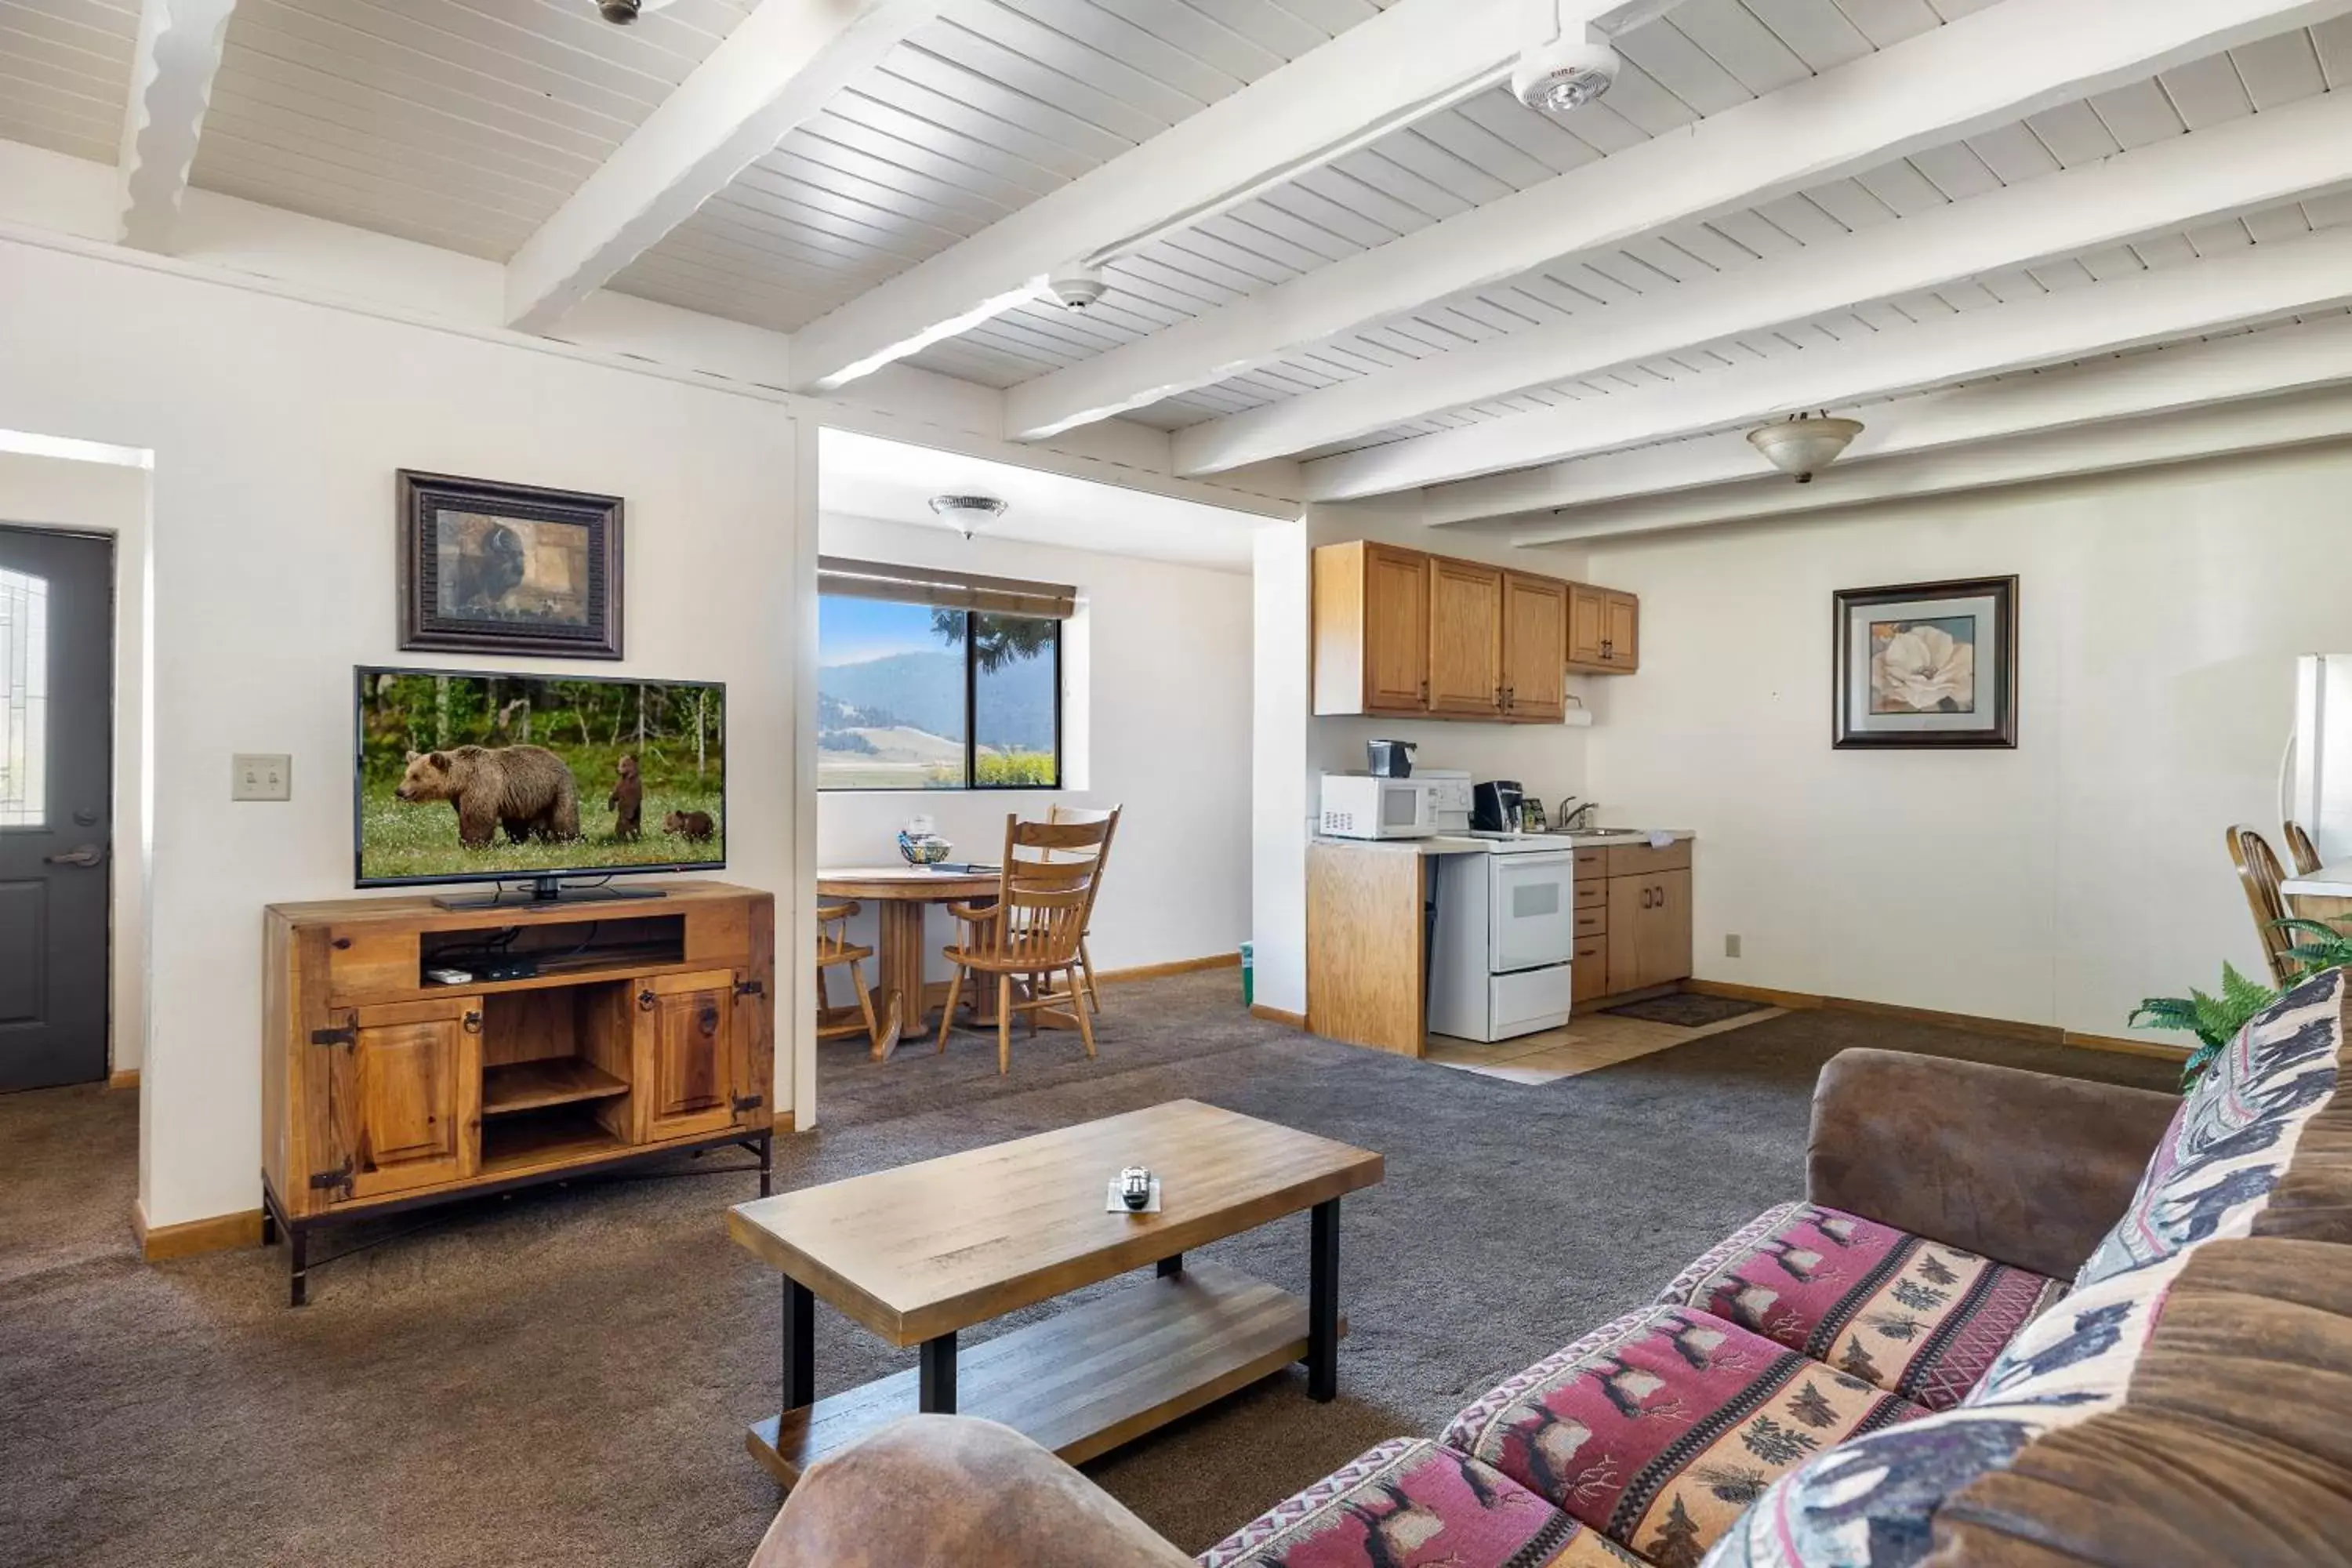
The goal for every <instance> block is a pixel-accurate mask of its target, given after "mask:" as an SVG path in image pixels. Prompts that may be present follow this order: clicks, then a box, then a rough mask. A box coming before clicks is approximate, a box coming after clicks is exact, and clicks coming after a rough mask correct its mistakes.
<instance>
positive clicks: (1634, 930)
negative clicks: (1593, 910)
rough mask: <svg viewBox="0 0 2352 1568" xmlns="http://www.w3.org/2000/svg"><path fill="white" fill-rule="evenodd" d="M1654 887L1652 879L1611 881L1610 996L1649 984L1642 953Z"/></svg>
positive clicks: (1619, 878) (1606, 970) (1609, 924)
mask: <svg viewBox="0 0 2352 1568" xmlns="http://www.w3.org/2000/svg"><path fill="white" fill-rule="evenodd" d="M1653 887H1654V881H1653V879H1651V878H1648V877H1612V878H1610V879H1609V923H1608V928H1607V929H1608V932H1609V941H1608V947H1607V963H1606V965H1605V967H1604V969H1603V973H1606V974H1607V975H1608V977H1609V991H1608V994H1610V995H1612V996H1614V995H1616V994H1618V993H1619V992H1621V991H1638V990H1640V989H1641V988H1642V987H1643V986H1644V985H1646V984H1649V982H1647V981H1645V980H1643V978H1642V952H1643V939H1644V937H1645V936H1646V935H1647V932H1648V927H1649V915H1650V902H1651V900H1652V898H1653V897H1654V895H1653V893H1652V892H1651V889H1652V888H1653Z"/></svg>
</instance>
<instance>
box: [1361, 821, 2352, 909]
mask: <svg viewBox="0 0 2352 1568" xmlns="http://www.w3.org/2000/svg"><path fill="white" fill-rule="evenodd" d="M1655 831H1658V832H1664V833H1671V834H1672V835H1673V836H1674V837H1675V839H1676V840H1678V841H1679V840H1684V839H1689V838H1695V837H1697V835H1696V834H1695V833H1693V832H1692V831H1691V830H1690V829H1689V828H1687V827H1670V828H1660V829H1656V830H1655ZM1530 837H1539V838H1553V839H1558V840H1559V843H1560V845H1561V846H1562V847H1565V848H1569V849H1600V848H1607V847H1612V846H1614V845H1638V844H1647V843H1648V842H1649V839H1648V838H1646V837H1640V836H1637V835H1633V834H1626V833H1543V834H1536V835H1531V836H1530ZM1314 841H1315V842H1316V843H1318V844H1331V845H1337V846H1339V847H1340V848H1343V849H1370V850H1375V851H1378V852H1381V853H1384V854H1390V855H1484V854H1486V853H1487V852H1488V851H1489V850H1490V849H1491V848H1493V847H1494V845H1493V841H1492V840H1491V839H1485V838H1465V837H1461V836H1459V835H1457V834H1447V833H1441V834H1439V835H1438V836H1437V837H1434V838H1338V837H1332V836H1330V835H1328V834H1322V833H1318V834H1317V835H1316V836H1315V840H1314ZM2346 875H2347V878H2352V868H2347V872H2346ZM2347 888H2352V882H2347ZM2290 890H2293V889H2292V888H2290ZM2314 890H2317V889H2314ZM2347 896H2352V893H2347Z"/></svg>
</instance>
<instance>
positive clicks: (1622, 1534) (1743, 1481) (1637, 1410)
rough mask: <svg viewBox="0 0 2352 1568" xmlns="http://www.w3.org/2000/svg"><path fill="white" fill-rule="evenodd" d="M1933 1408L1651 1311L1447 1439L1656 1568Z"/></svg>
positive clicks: (1706, 1324) (1473, 1411)
mask: <svg viewBox="0 0 2352 1568" xmlns="http://www.w3.org/2000/svg"><path fill="white" fill-rule="evenodd" d="M1921 1414H1922V1412H1921V1411H1920V1409H1919V1407H1918V1406H1917V1405H1913V1404H1911V1403H1909V1402H1908V1401H1906V1400H1903V1399H1899V1398H1897V1397H1895V1395H1893V1394H1885V1393H1882V1392H1880V1391H1879V1390H1877V1389H1875V1388H1873V1387H1872V1386H1871V1385H1870V1384H1866V1383H1864V1382H1863V1381H1862V1380H1861V1379H1859V1378H1856V1377H1852V1376H1849V1375H1847V1374H1846V1373H1842V1372H1838V1371H1836V1370H1835V1369H1834V1368H1832V1367H1828V1366H1824V1365H1822V1363H1819V1362H1816V1361H1812V1360H1811V1359H1809V1358H1807V1357H1805V1356H1802V1355H1800V1354H1798V1353H1797V1352H1794V1351H1790V1350H1786V1349H1784V1348H1782V1347H1781V1346H1780V1345H1776V1344H1774V1343H1772V1342H1770V1341H1769V1340H1766V1339H1764V1338H1762V1337H1760V1336H1759V1335H1756V1334H1752V1333H1750V1332H1748V1331H1747V1330H1745V1329H1742V1328H1739V1327H1738V1326H1737V1325H1736V1324H1732V1323H1727V1322H1725V1321H1722V1320H1721V1319H1719V1318H1716V1317H1713V1316H1711V1315H1709V1314H1707V1313H1706V1312H1701V1311H1696V1310H1691V1309H1688V1308H1677V1307H1651V1308H1646V1309H1644V1310H1642V1311H1639V1312H1635V1313H1632V1314H1630V1315H1628V1316H1626V1317H1623V1318H1620V1319H1618V1320H1617V1321H1615V1322H1613V1323H1611V1324H1609V1325H1608V1326H1607V1327H1605V1328H1602V1329H1599V1330H1596V1331H1593V1332H1592V1333H1591V1334H1588V1335H1586V1336H1585V1337H1584V1338H1583V1339H1580V1340H1579V1341H1577V1342H1575V1343H1574V1344H1572V1345H1570V1346H1569V1347H1568V1348H1567V1349H1565V1350H1563V1351H1560V1352H1558V1353H1556V1354H1553V1355H1550V1356H1547V1357H1546V1358H1545V1359H1544V1360H1542V1361H1539V1362H1538V1363H1536V1364H1535V1365H1533V1366H1531V1367H1529V1368H1528V1370H1527V1371H1525V1372H1523V1373H1519V1374H1518V1375H1517V1376H1516V1377H1514V1378H1511V1379H1510V1380H1508V1381H1507V1382H1506V1383H1504V1384H1501V1385H1499V1386H1498V1387H1496V1388H1495V1389H1494V1390H1493V1391H1491V1392H1490V1393H1488V1394H1486V1396H1485V1397H1484V1398H1482V1399H1480V1400H1479V1401H1478V1402H1477V1403H1476V1404H1475V1405H1471V1406H1470V1407H1469V1408H1467V1409H1466V1410H1465V1411H1463V1412H1462V1413H1461V1414H1460V1415H1456V1416H1455V1417H1454V1421H1453V1423H1452V1425H1450V1426H1448V1427H1447V1428H1446V1431H1445V1438H1444V1440H1445V1442H1446V1444H1447V1445H1448V1446H1449V1447H1454V1448H1457V1449H1459V1450H1461V1451H1462V1452H1463V1453H1465V1454H1468V1455H1470V1456H1472V1457H1473V1458H1478V1459H1481V1460H1484V1461H1485V1462H1486V1463H1487V1464H1489V1465H1492V1466H1494V1467H1495V1468H1496V1469H1498V1470H1500V1471H1502V1472H1503V1473H1504V1474H1505V1475H1507V1476H1508V1477H1510V1478H1511V1479H1513V1480H1516V1481H1518V1482H1519V1483H1521V1484H1522V1485H1524V1486H1526V1487H1527V1488H1528V1489H1530V1490H1532V1491H1534V1492H1536V1493H1537V1494H1538V1495H1539V1496H1541V1497H1544V1498H1547V1499H1549V1500H1551V1501H1552V1502H1553V1503H1556V1504H1557V1505H1559V1508H1560V1509H1561V1510H1564V1511H1566V1512H1567V1513H1569V1514H1570V1515H1572V1516H1573V1517H1575V1518H1577V1519H1579V1520H1581V1521H1584V1522H1585V1523H1587V1524H1589V1525H1591V1526H1592V1527H1593V1528H1594V1529H1596V1530H1598V1531H1601V1532H1602V1533H1603V1534H1605V1535H1607V1536H1609V1537H1610V1538H1611V1539H1612V1540H1614V1541H1616V1542H1619V1543H1620V1544H1622V1545H1625V1546H1630V1547H1632V1548H1633V1550H1634V1551H1636V1552H1640V1553H1641V1554H1642V1555H1643V1556H1644V1557H1646V1558H1648V1559H1650V1561H1652V1562H1653V1563H1657V1564H1658V1565H1659V1568H1690V1565H1691V1564H1694V1563H1697V1562H1698V1560H1699V1557H1700V1555H1701V1553H1702V1552H1705V1551H1706V1547H1707V1545H1708V1543H1709V1542H1713V1541H1714V1540H1715V1539H1716V1538H1717V1536H1719V1535H1721V1534H1722V1533H1723V1532H1724V1531H1726V1530H1727V1529H1729V1528H1730V1526H1731V1524H1732V1522H1733V1521H1735V1520H1736V1519H1738V1516H1739V1513H1740V1510H1743V1509H1745V1508H1746V1507H1747V1506H1748V1504H1749V1503H1750V1502H1752V1501H1754V1500H1755V1499H1756V1498H1757V1496H1758V1495H1759V1493H1761V1492H1762V1491H1763V1490H1764V1489H1765V1488H1766V1487H1767V1486H1768V1485H1769V1484H1770V1483H1771V1481H1772V1480H1773V1479H1774V1478H1776V1477H1778V1476H1780V1474H1782V1473H1783V1472H1785V1471H1787V1470H1790V1469H1792V1468H1795V1467H1796V1466H1797V1465H1799V1464H1800V1463H1801V1462H1803V1461H1804V1460H1805V1459H1807V1458H1811V1456H1813V1455H1815V1454H1818V1453H1821V1452H1822V1451H1823V1450H1825V1449H1828V1448H1830V1447H1834V1446H1835V1445H1837V1444H1838V1443H1841V1442H1843V1441H1844V1440H1845V1439H1847V1438H1849V1437H1853V1436H1859V1435H1862V1434H1865V1433H1871V1432H1876V1431H1879V1430H1881V1429H1882V1428H1885V1427H1886V1426H1892V1425H1894V1424H1895V1423H1897V1422H1901V1421H1907V1420H1910V1419H1912V1418H1914V1417H1916V1416H1918V1415H1921Z"/></svg>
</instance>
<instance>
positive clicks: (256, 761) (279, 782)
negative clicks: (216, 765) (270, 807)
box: [228, 752, 294, 800]
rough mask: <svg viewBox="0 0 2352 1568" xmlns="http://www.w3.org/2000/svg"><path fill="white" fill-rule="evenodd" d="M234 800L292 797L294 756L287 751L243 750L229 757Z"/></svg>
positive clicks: (229, 779)
mask: <svg viewBox="0 0 2352 1568" xmlns="http://www.w3.org/2000/svg"><path fill="white" fill-rule="evenodd" d="M228 797H229V799H231V800H291V799H293V798H294V759H293V758H292V757H290V756H289V755H287V754H286V753H285V752H237V753H236V755H235V756H233V757H231V758H230V759H229V775H228Z"/></svg>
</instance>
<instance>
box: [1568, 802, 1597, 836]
mask: <svg viewBox="0 0 2352 1568" xmlns="http://www.w3.org/2000/svg"><path fill="white" fill-rule="evenodd" d="M1600 809H1601V803H1600V802H1599V801H1597V800H1588V801H1586V802H1585V803H1584V804H1583V805H1577V804H1576V796H1574V795H1570V796H1569V797H1568V798H1567V799H1565V800H1563V801H1561V802H1560V803H1559V831H1561V832H1563V833H1582V832H1583V831H1585V830H1586V829H1587V828H1589V827H1591V826H1592V823H1591V816H1592V814H1593V813H1594V812H1596V811H1599V810H1600Z"/></svg>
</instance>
